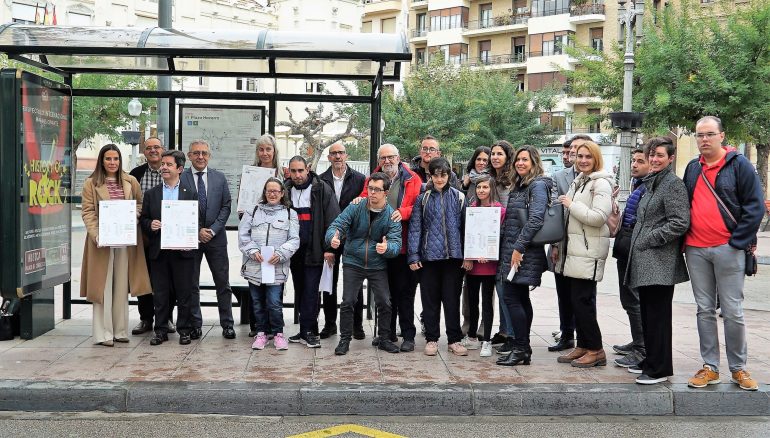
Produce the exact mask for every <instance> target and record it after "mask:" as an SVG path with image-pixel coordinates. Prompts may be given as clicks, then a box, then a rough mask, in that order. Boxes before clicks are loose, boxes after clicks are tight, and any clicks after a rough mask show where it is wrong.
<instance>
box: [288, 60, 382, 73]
mask: <svg viewBox="0 0 770 438" xmlns="http://www.w3.org/2000/svg"><path fill="white" fill-rule="evenodd" d="M379 68H380V63H379V62H374V61H347V60H320V59H276V61H275V70H276V73H284V74H286V73H289V74H291V73H296V74H303V73H313V74H330V75H334V74H338V75H365V76H371V75H376V74H377V70H378V69H379ZM394 70H395V63H394V62H388V63H386V64H385V72H384V73H385V75H393V74H394Z"/></svg>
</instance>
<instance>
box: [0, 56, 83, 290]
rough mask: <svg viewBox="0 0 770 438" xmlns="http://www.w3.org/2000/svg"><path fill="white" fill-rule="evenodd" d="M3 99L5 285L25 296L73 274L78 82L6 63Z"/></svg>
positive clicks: (0, 158) (0, 78)
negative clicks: (75, 87)
mask: <svg viewBox="0 0 770 438" xmlns="http://www.w3.org/2000/svg"><path fill="white" fill-rule="evenodd" d="M0 105H2V106H0V108H2V116H1V117H0V119H1V121H0V136H1V137H0V141H1V142H2V148H1V149H0V175H2V177H1V180H2V186H1V187H0V194H2V199H4V200H6V202H5V203H4V205H3V207H2V209H0V220H2V223H3V227H2V234H1V236H2V237H1V239H0V257H2V260H5V261H6V262H5V263H3V264H2V278H0V287H1V289H2V295H3V296H5V297H9V298H10V297H19V298H21V297H24V296H27V295H30V294H32V293H34V292H36V291H38V290H41V289H45V288H50V287H53V286H57V285H60V284H63V283H66V282H69V281H70V278H71V268H70V264H71V260H70V258H71V257H70V256H71V250H70V249H71V246H72V242H71V239H72V238H71V234H70V228H71V226H72V223H71V222H72V218H71V203H70V202H71V196H70V194H71V190H72V187H71V186H72V177H71V175H72V170H71V167H72V90H71V89H70V87H69V86H67V85H65V84H62V83H59V82H55V81H52V80H50V79H47V78H44V77H41V76H38V75H35V74H33V73H30V72H27V71H23V70H20V69H4V70H2V71H1V72H0Z"/></svg>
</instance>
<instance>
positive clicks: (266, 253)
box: [259, 246, 275, 284]
mask: <svg viewBox="0 0 770 438" xmlns="http://www.w3.org/2000/svg"><path fill="white" fill-rule="evenodd" d="M259 252H260V253H261V254H262V265H261V271H262V284H273V283H275V265H271V264H270V263H268V260H270V257H272V256H273V254H274V253H275V248H273V247H272V246H263V247H261V248H260V249H259Z"/></svg>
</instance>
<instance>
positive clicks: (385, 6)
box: [364, 0, 401, 15]
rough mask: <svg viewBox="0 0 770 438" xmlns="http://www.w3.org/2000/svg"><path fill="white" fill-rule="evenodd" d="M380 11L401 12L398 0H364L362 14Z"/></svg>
mask: <svg viewBox="0 0 770 438" xmlns="http://www.w3.org/2000/svg"><path fill="white" fill-rule="evenodd" d="M380 12H401V1H400V0H364V15H366V14H378V13H380Z"/></svg>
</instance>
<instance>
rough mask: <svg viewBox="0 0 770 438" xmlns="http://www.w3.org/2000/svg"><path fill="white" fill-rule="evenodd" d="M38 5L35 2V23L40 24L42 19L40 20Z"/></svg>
mask: <svg viewBox="0 0 770 438" xmlns="http://www.w3.org/2000/svg"><path fill="white" fill-rule="evenodd" d="M39 8H40V5H39V4H37V3H35V24H40V23H41V22H42V21H41V20H40V10H39Z"/></svg>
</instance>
